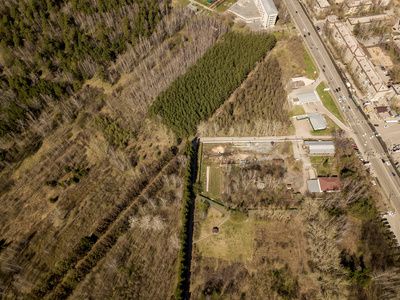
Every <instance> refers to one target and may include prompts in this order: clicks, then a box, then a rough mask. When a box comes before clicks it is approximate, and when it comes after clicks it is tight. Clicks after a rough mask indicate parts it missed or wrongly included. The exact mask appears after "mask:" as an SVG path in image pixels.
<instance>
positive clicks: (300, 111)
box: [289, 105, 306, 117]
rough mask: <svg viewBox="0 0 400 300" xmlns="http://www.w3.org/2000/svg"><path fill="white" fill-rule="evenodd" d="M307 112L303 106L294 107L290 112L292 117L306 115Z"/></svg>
mask: <svg viewBox="0 0 400 300" xmlns="http://www.w3.org/2000/svg"><path fill="white" fill-rule="evenodd" d="M305 113H306V111H305V110H304V108H303V106H302V105H293V107H292V109H291V110H290V112H289V116H290V117H294V116H298V115H304V114H305Z"/></svg>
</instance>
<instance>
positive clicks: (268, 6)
mask: <svg viewBox="0 0 400 300" xmlns="http://www.w3.org/2000/svg"><path fill="white" fill-rule="evenodd" d="M258 1H260V3H261V7H262V8H263V10H264V12H266V13H267V14H268V15H277V14H278V10H277V9H276V6H275V4H274V1H272V0H258Z"/></svg>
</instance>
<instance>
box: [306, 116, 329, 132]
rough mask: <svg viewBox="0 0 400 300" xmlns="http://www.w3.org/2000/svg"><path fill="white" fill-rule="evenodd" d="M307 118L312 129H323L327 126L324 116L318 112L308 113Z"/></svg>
mask: <svg viewBox="0 0 400 300" xmlns="http://www.w3.org/2000/svg"><path fill="white" fill-rule="evenodd" d="M308 119H309V120H310V124H311V127H312V128H313V130H314V131H318V130H324V129H326V127H327V126H328V123H327V122H326V120H325V118H324V116H323V115H321V114H320V113H318V112H316V113H312V114H308Z"/></svg>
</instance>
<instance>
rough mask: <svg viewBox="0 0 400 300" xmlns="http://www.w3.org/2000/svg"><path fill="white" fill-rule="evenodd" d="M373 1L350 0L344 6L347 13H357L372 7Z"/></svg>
mask: <svg viewBox="0 0 400 300" xmlns="http://www.w3.org/2000/svg"><path fill="white" fill-rule="evenodd" d="M372 5H373V3H372V1H371V0H348V1H346V2H345V3H344V5H343V6H342V9H343V10H344V11H345V14H350V15H352V14H356V13H360V12H362V11H366V10H369V9H371V7H372Z"/></svg>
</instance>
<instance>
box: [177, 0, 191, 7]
mask: <svg viewBox="0 0 400 300" xmlns="http://www.w3.org/2000/svg"><path fill="white" fill-rule="evenodd" d="M176 2H178V3H180V4H182V5H183V6H186V5H188V4H189V3H190V1H189V0H176Z"/></svg>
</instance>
